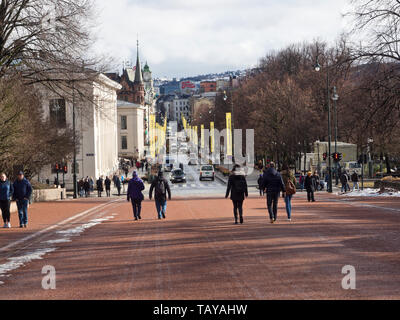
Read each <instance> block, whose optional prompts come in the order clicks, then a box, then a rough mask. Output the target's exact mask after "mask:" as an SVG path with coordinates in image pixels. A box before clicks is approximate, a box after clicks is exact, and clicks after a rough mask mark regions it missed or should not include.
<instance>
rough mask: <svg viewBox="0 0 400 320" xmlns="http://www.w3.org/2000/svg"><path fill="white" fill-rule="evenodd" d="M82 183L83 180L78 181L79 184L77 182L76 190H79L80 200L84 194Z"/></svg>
mask: <svg viewBox="0 0 400 320" xmlns="http://www.w3.org/2000/svg"><path fill="white" fill-rule="evenodd" d="M84 183H85V182H84V181H83V178H82V179H80V180H79V182H78V190H79V196H80V197H81V198H82V197H83V193H84V190H83V189H84V188H83V185H84Z"/></svg>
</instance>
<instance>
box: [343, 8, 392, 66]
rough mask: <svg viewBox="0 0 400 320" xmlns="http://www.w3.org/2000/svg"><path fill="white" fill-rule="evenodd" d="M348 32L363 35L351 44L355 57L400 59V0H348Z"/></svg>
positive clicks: (381, 59)
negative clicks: (351, 22) (350, 24)
mask: <svg viewBox="0 0 400 320" xmlns="http://www.w3.org/2000/svg"><path fill="white" fill-rule="evenodd" d="M352 4H353V8H354V9H353V10H352V12H349V13H348V14H347V16H349V17H351V18H352V19H353V28H352V30H351V32H350V33H351V34H352V35H353V36H356V37H357V40H358V41H359V39H360V37H361V38H362V39H363V40H361V42H360V43H356V44H355V45H354V48H353V54H354V57H355V58H362V59H368V60H374V61H383V62H388V61H400V47H399V46H400V1H398V0H352Z"/></svg>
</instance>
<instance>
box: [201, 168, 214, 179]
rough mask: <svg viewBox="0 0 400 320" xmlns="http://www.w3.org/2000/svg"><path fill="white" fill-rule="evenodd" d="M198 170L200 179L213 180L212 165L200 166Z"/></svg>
mask: <svg viewBox="0 0 400 320" xmlns="http://www.w3.org/2000/svg"><path fill="white" fill-rule="evenodd" d="M199 171H200V181H203V180H204V179H211V180H212V181H214V179H215V172H214V167H213V166H211V165H205V166H201V167H200V169H199Z"/></svg>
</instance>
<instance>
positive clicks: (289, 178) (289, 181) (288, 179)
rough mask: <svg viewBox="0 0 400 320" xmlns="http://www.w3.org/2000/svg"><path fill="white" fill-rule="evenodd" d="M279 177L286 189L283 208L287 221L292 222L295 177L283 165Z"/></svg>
mask: <svg viewBox="0 0 400 320" xmlns="http://www.w3.org/2000/svg"><path fill="white" fill-rule="evenodd" d="M281 175H282V180H283V184H284V185H285V189H286V194H285V206H286V213H287V218H288V220H289V221H292V198H293V195H295V194H296V177H295V176H294V174H293V173H292V172H291V171H290V170H289V167H288V166H287V165H283V167H282V172H281Z"/></svg>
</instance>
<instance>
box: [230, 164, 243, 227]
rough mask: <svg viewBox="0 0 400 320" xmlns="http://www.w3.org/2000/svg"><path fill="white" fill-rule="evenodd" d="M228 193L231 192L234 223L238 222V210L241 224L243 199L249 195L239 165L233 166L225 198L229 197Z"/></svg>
mask: <svg viewBox="0 0 400 320" xmlns="http://www.w3.org/2000/svg"><path fill="white" fill-rule="evenodd" d="M229 193H230V194H231V200H232V202H233V215H234V217H235V224H238V211H239V217H240V224H243V201H244V198H245V197H246V198H247V197H248V196H249V192H248V189H247V182H246V178H245V176H244V173H243V172H242V170H241V168H240V166H239V165H235V166H234V167H233V170H232V173H231V175H230V176H229V180H228V186H227V188H226V194H225V199H227V198H228V197H229Z"/></svg>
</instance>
